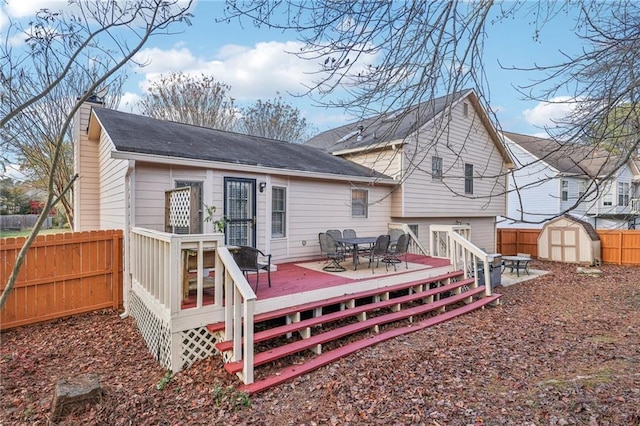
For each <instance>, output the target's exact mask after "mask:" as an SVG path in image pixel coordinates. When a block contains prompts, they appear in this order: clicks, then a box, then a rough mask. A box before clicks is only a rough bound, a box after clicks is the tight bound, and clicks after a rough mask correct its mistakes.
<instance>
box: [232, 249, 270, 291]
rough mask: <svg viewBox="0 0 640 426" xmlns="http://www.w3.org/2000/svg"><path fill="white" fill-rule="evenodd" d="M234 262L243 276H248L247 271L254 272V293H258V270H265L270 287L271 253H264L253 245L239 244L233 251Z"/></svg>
mask: <svg viewBox="0 0 640 426" xmlns="http://www.w3.org/2000/svg"><path fill="white" fill-rule="evenodd" d="M233 258H234V260H235V261H236V264H237V265H238V267H239V268H240V270H241V271H242V273H243V274H244V276H245V277H247V278H248V274H249V272H255V273H256V290H255V292H256V294H258V283H259V282H260V271H261V270H262V271H267V281H268V282H269V287H271V255H270V254H264V253H263V252H262V251H260V250H258V249H257V248H255V247H249V246H240V248H239V249H238V250H237V251H235V252H234V253H233Z"/></svg>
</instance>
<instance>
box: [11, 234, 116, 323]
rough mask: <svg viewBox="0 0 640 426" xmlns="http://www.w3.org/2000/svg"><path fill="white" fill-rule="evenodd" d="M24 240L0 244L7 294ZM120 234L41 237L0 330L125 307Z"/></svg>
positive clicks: (25, 266) (34, 245) (31, 251)
mask: <svg viewBox="0 0 640 426" xmlns="http://www.w3.org/2000/svg"><path fill="white" fill-rule="evenodd" d="M25 240H26V239H25V238H5V239H0V261H1V262H2V263H1V264H0V286H1V287H0V288H1V289H4V286H5V285H6V283H7V281H8V278H9V274H10V273H11V270H12V269H13V265H14V264H15V259H16V257H17V255H18V253H19V251H20V249H21V247H22V244H24V242H25ZM122 249H123V245H122V231H119V230H116V231H91V232H78V233H64V234H50V235H46V236H38V237H37V239H36V240H35V241H34V243H33V245H32V246H31V247H30V249H29V251H28V252H27V256H26V258H25V262H24V264H23V266H22V270H21V271H20V273H19V275H18V280H17V282H16V285H15V287H14V289H13V291H12V293H11V294H10V296H9V299H8V300H7V303H6V305H5V307H4V308H3V309H2V311H1V312H0V329H8V328H12V327H17V326H21V325H27V324H32V323H35V322H40V321H46V320H51V319H55V318H60V317H65V316H69V315H74V314H78V313H83V312H89V311H93V310H97V309H104V308H117V307H119V306H120V305H121V304H122V288H121V287H122V283H123V279H122V273H123V270H124V268H123V253H122Z"/></svg>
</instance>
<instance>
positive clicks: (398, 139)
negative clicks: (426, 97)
mask: <svg viewBox="0 0 640 426" xmlns="http://www.w3.org/2000/svg"><path fill="white" fill-rule="evenodd" d="M306 145H308V146H313V147H317V148H320V149H322V150H324V151H326V152H329V153H331V154H333V155H334V156H337V157H341V158H344V159H347V160H350V161H352V162H355V163H359V164H362V165H364V166H367V167H371V168H373V169H375V170H377V171H378V172H380V173H384V174H386V175H390V176H392V177H393V178H394V179H395V181H396V183H397V186H396V188H394V190H393V192H392V194H391V199H392V203H391V217H390V221H394V222H403V223H407V224H409V225H410V226H411V227H412V228H413V230H414V233H415V234H417V235H418V236H419V237H420V239H421V240H422V239H423V238H424V239H425V240H424V241H423V242H424V244H425V246H426V245H427V244H428V235H427V231H428V229H429V225H432V224H445V225H446V224H451V225H452V224H456V223H468V224H470V226H471V241H472V242H473V243H475V244H476V245H477V246H479V247H482V248H485V249H486V250H487V251H488V252H493V251H494V249H495V235H496V217H497V216H501V215H504V212H505V211H506V204H505V203H506V197H505V192H506V188H507V176H508V169H510V168H511V167H512V161H511V158H510V157H509V155H508V153H507V151H506V149H505V147H504V145H503V144H502V142H501V140H500V138H499V136H498V135H497V133H496V131H495V129H494V127H493V125H492V124H491V122H490V120H489V119H488V117H487V115H486V112H485V110H484V109H483V107H482V106H481V104H480V102H479V101H478V98H477V96H476V94H475V92H474V91H473V90H466V91H463V92H460V93H457V94H455V95H450V96H445V97H441V98H437V99H435V100H433V101H430V102H425V103H421V104H419V105H417V106H415V107H411V108H408V109H406V110H404V111H396V112H393V113H388V114H383V115H379V116H376V117H372V118H368V119H366V120H361V121H357V122H353V123H350V124H348V125H345V126H341V127H338V128H335V129H331V130H329V131H326V132H323V133H321V134H319V135H317V136H316V137H314V138H312V139H311V140H309V141H308V142H307V143H306ZM369 200H370V201H371V200H372V199H371V198H370V199H369Z"/></svg>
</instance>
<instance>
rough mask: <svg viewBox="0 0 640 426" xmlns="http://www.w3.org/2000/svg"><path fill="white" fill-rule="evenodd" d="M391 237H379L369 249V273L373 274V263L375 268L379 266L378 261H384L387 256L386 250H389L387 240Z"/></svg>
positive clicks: (387, 235)
mask: <svg viewBox="0 0 640 426" xmlns="http://www.w3.org/2000/svg"><path fill="white" fill-rule="evenodd" d="M390 239H391V237H390V236H389V234H386V235H380V236H378V238H377V239H376V242H375V244H374V245H373V247H371V250H370V251H369V266H371V273H372V274H373V273H374V270H373V269H374V266H373V265H374V262H375V264H376V267H378V266H379V265H380V260H382V259H384V257H385V256H386V255H387V249H388V248H389V240H390Z"/></svg>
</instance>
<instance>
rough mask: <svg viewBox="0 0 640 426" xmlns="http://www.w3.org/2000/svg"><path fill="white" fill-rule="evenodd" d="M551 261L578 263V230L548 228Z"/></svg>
mask: <svg viewBox="0 0 640 426" xmlns="http://www.w3.org/2000/svg"><path fill="white" fill-rule="evenodd" d="M547 231H548V232H549V259H550V260H554V261H557V262H571V263H576V262H578V259H580V247H579V245H578V241H579V239H578V229H577V228H566V227H558V228H554V227H548V228H547Z"/></svg>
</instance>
